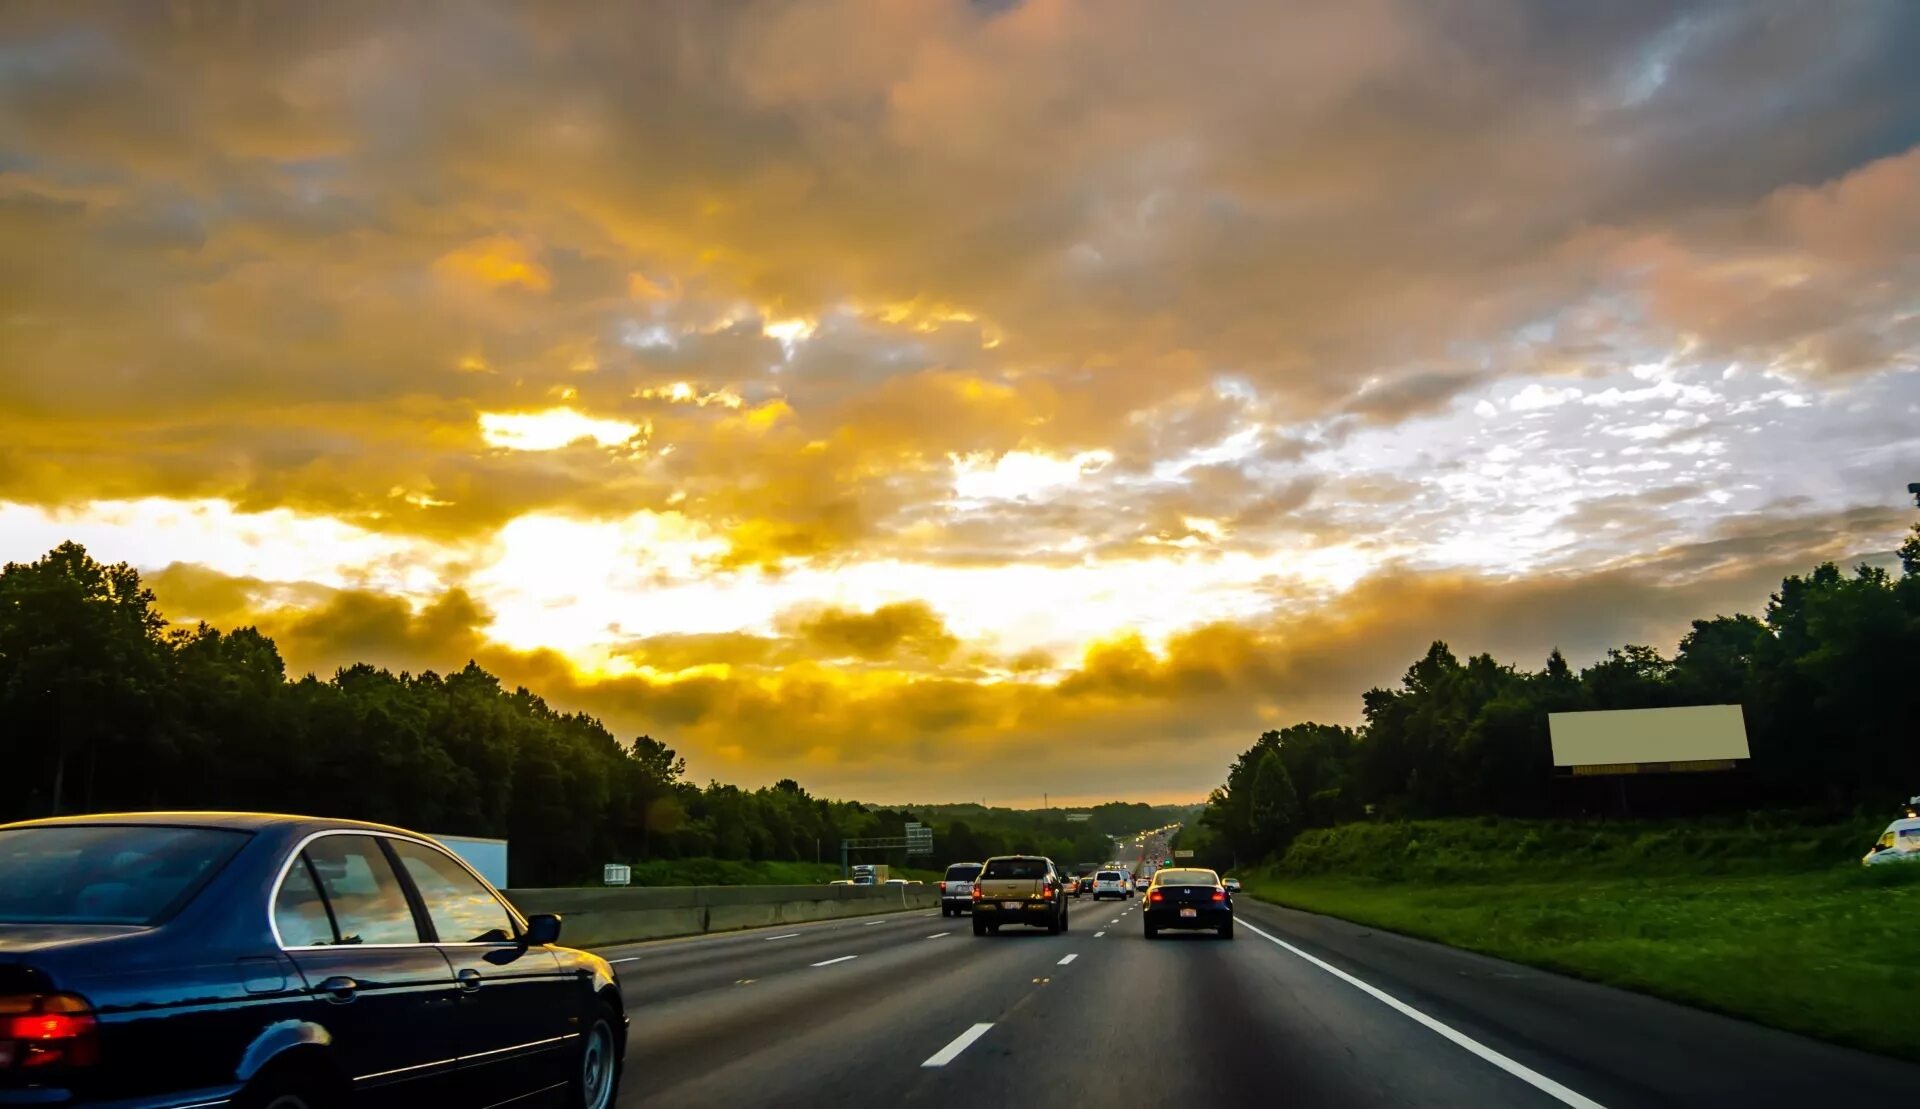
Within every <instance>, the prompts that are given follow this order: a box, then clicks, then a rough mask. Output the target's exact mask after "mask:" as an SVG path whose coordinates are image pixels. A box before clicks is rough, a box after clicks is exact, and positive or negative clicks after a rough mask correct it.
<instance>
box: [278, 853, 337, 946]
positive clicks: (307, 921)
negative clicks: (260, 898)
mask: <svg viewBox="0 0 1920 1109" xmlns="http://www.w3.org/2000/svg"><path fill="white" fill-rule="evenodd" d="M273 926H274V929H275V930H276V931H278V932H279V933H280V942H281V944H283V945H285V946H287V947H317V946H319V945H321V944H328V943H333V942H334V941H335V940H337V939H338V938H339V937H338V936H336V935H335V934H334V931H333V917H331V916H329V915H328V914H327V903H326V901H324V900H322V899H321V897H320V887H319V886H317V885H315V884H314V881H313V871H312V870H310V869H308V867H307V858H306V856H305V855H302V856H300V857H299V858H296V859H294V860H293V864H292V865H291V866H289V867H287V877H286V879H285V880H284V881H282V882H281V883H280V894H279V896H277V897H275V898H274V899H273Z"/></svg>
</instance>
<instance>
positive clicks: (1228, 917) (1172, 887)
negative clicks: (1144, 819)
mask: <svg viewBox="0 0 1920 1109" xmlns="http://www.w3.org/2000/svg"><path fill="white" fill-rule="evenodd" d="M1140 919H1141V923H1142V925H1143V926H1144V927H1145V929H1146V935H1147V938H1148V939H1153V938H1155V937H1156V936H1158V935H1159V934H1160V932H1161V931H1162V930H1163V929H1167V928H1211V929H1213V930H1214V931H1215V932H1217V933H1219V936H1220V938H1221V939H1223V940H1230V939H1232V938H1233V894H1232V893H1230V892H1228V890H1227V887H1226V885H1225V884H1223V883H1222V882H1221V881H1220V876H1219V875H1218V874H1215V873H1214V872H1213V871H1211V870H1200V869H1198V868H1192V867H1180V868H1173V867H1169V868H1167V869H1166V870H1162V871H1160V872H1158V873H1156V874H1155V875H1154V876H1153V885H1152V886H1151V888H1149V889H1148V890H1147V903H1146V905H1145V907H1144V909H1143V911H1142V912H1141V914H1140Z"/></svg>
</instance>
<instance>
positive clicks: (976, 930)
mask: <svg viewBox="0 0 1920 1109" xmlns="http://www.w3.org/2000/svg"><path fill="white" fill-rule="evenodd" d="M973 934H974V935H976V936H984V935H986V934H987V922H986V921H984V920H981V919H980V918H979V917H974V918H973Z"/></svg>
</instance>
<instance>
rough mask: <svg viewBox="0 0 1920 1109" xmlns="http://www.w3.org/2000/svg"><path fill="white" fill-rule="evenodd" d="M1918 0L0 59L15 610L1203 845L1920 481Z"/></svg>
mask: <svg viewBox="0 0 1920 1109" xmlns="http://www.w3.org/2000/svg"><path fill="white" fill-rule="evenodd" d="M1916 51H1920V4H1914V3H1910V2H1908V0H1884V2H1874V0H1833V2H1832V3H1822V4H1810V3H1801V2H1798V0H1792V2H1781V3H1769V2H1761V0H1728V2H1724V3H1706V2H1703V3H1605V4H1561V3H1522V2H1519V0H1513V2H1501V0H1485V2H1478V0H1452V2H1446V3H1433V2H1428V0H1405V2H1387V0H1339V2H1327V3H1317V2H1303V3H1274V2H1272V0H1250V2H1247V3H1227V2H1222V3H1209V4H1201V5H1195V4H1168V3H1158V2H1139V3H1129V2H1124V0H1103V2H1101V3H1097V4H1095V3H1068V2H1064V0H1027V2H1025V3H1020V2H1005V0H1002V2H995V3H972V4H968V3H961V2H924V3H917V2H905V0H901V2H881V0H867V2H856V0H807V2H795V3H791V4H789V3H772V2H769V3H749V2H742V3H725V4H657V5H651V4H638V5H629V4H622V5H605V4H594V5H579V6H568V5H551V4H541V5H532V4H527V5H509V4H486V5H482V4H477V3H475V4H464V3H463V4H457V5H393V4H384V3H381V4H364V5H360V4H326V5H312V4H288V5H274V4H247V5H238V4H233V5H217V4H179V5H165V4H158V3H156V4H125V5H114V6H104V5H103V6H94V5H88V4H59V5H25V4H21V5H8V6H7V7H6V9H5V10H4V12H0V558H9V559H16V560H19V559H31V558H33V557H36V556H38V555H39V554H41V553H43V552H44V551H45V550H46V549H47V548H49V547H51V546H52V545H54V544H55V543H57V542H59V541H60V540H62V539H66V538H74V539H78V540H80V541H82V542H84V543H86V544H87V545H88V547H89V548H90V549H91V550H92V551H93V553H94V554H95V555H96V556H97V557H100V558H102V559H106V560H110V561H119V560H125V561H129V562H132V563H134V564H136V565H137V566H139V567H141V568H142V570H143V571H145V572H146V573H147V575H148V577H149V580H150V581H151V582H152V584H153V585H154V587H155V589H156V591H157V592H158V594H159V596H160V599H161V602H162V604H163V606H164V608H165V610H166V611H167V613H168V615H169V616H171V617H173V618H175V619H178V620H183V621H191V620H197V619H204V620H208V621H212V622H214V623H216V624H220V625H222V626H230V625H234V624H240V623H255V624H258V625H259V626H261V627H262V628H263V629H264V630H266V631H268V632H269V633H270V634H272V635H273V636H275V638H276V639H277V640H278V641H279V643H280V645H281V648H282V651H283V653H284V654H285V655H286V656H287V658H288V661H289V664H290V666H291V667H292V668H293V670H294V671H295V672H296V673H304V672H306V671H308V670H313V671H317V672H319V673H321V674H322V675H325V674H329V673H331V672H332V670H333V668H334V667H336V666H338V665H341V664H344V663H348V662H352V661H356V660H363V659H364V660H370V661H374V662H378V663H382V664H385V665H389V666H393V667H396V668H399V667H404V668H408V669H413V670H419V669H425V668H432V669H438V670H445V669H448V668H453V667H458V666H460V665H462V664H464V663H465V662H466V661H467V660H468V659H469V658H473V659H476V660H478V661H479V662H480V663H481V664H482V665H485V666H487V667H489V668H491V669H493V670H495V671H496V672H498V673H500V674H502V675H503V676H505V677H506V678H507V679H508V680H509V681H512V682H522V683H525V684H527V685H529V686H531V687H533V688H535V689H536V690H539V691H541V692H543V693H545V694H546V695H547V696H548V697H549V698H550V699H551V700H553V701H554V702H556V703H558V704H560V705H562V706H564V707H568V708H582V709H586V710H589V711H592V712H594V713H596V714H599V715H600V716H601V717H602V718H603V719H604V720H605V721H606V722H607V723H608V725H609V726H610V727H612V728H613V729H614V730H615V731H616V732H617V733H619V734H621V735H623V736H631V735H636V734H640V733H642V732H646V733H650V734H652V735H654V736H655V737H657V738H661V739H664V740H666V741H667V742H668V743H670V744H672V745H674V746H675V747H677V748H679V749H680V750H681V751H682V752H683V753H685V754H686V755H687V756H688V762H689V765H690V768H691V770H692V772H693V773H694V774H695V775H696V776H697V777H700V778H705V777H708V776H715V777H719V778H721V779H723V780H730V781H738V782H742V783H745V784H750V785H751V784H760V783H764V782H766V781H770V780H772V779H774V778H777V777H782V776H789V775H791V776H794V777H797V778H800V779H801V780H802V781H803V782H805V783H806V784H807V785H808V786H809V787H811V788H813V789H815V790H816V791H818V792H826V793H831V794H837V795H846V796H859V797H863V798H867V799H872V800H883V801H886V800H908V799H921V800H945V799H968V798H981V797H985V798H987V799H988V800H990V801H993V802H995V803H1024V802H1026V801H1029V800H1032V801H1036V802H1037V801H1038V799H1039V795H1040V794H1041V793H1042V792H1047V793H1050V794H1051V795H1052V796H1053V797H1054V798H1055V799H1061V798H1102V799H1104V798H1108V797H1139V798H1149V799H1197V798H1198V797H1200V796H1202V795H1204V793H1205V791H1206V789H1207V788H1208V787H1209V786H1211V785H1212V784H1214V783H1216V782H1217V781H1218V780H1219V779H1220V778H1221V776H1222V774H1223V772H1224V766H1225V763H1226V762H1227V760H1228V759H1230V758H1231V757H1232V755H1233V754H1234V753H1235V752H1237V751H1238V750H1240V749H1241V748H1243V747H1245V746H1246V745H1247V744H1248V742H1250V741H1251V739H1252V738H1253V737H1254V736H1255V735H1256V734H1257V733H1258V732H1259V731H1260V730H1262V729H1264V728H1268V727H1275V726H1279V725H1283V724H1286V723H1290V722H1293V721H1297V720H1301V719H1310V718H1311V719H1330V720H1343V721H1351V720H1353V719H1354V717H1355V716H1356V715H1357V711H1358V705H1359V694H1360V693H1361V691H1362V690H1364V689H1365V688H1367V687H1368V686H1370V685H1374V684H1381V683H1389V682H1391V681H1393V680H1394V679H1396V678H1397V677H1398V676H1399V674H1400V673H1401V672H1402V671H1403V670H1404V669H1405V667H1406V665H1407V664H1408V663H1409V662H1410V661H1411V660H1412V659H1413V658H1414V657H1415V656H1416V655H1417V654H1418V653H1419V652H1420V651H1421V650H1422V649H1423V648H1424V646H1425V644H1426V643H1427V642H1428V641H1429V640H1431V639H1433V638H1445V639H1448V640H1449V641H1451V642H1452V643H1453V645H1454V646H1455V648H1456V649H1457V650H1459V651H1461V652H1477V651H1481V650H1492V651H1494V652H1496V653H1497V654H1500V655H1501V656H1502V657H1504V658H1507V659H1509V660H1512V661H1515V662H1519V663H1524V664H1526V665H1528V666H1537V665H1538V663H1539V661H1540V660H1541V659H1543V658H1544V656H1545V654H1546V652H1547V651H1548V650H1549V649H1550V648H1552V647H1554V646H1556V645H1558V646H1560V647H1562V648H1563V649H1565V650H1566V651H1567V652H1568V654H1569V655H1570V656H1572V657H1573V658H1574V659H1575V660H1576V661H1577V662H1582V661H1589V660H1591V659H1592V658H1593V657H1595V656H1596V655H1597V654H1598V653H1599V652H1600V651H1601V650H1603V649H1604V648H1605V647H1607V646H1609V645H1614V644H1619V643H1623V642H1628V641H1638V642H1651V643H1654V644H1655V645H1657V646H1660V647H1662V648H1664V649H1668V650H1670V649H1671V648H1672V646H1673V643H1674V641H1675V640H1676V639H1677V637H1678V635H1679V634H1680V632H1681V631H1682V630H1684V627H1685V624H1686V621H1687V620H1689V619H1691V618H1693V617H1695V616H1704V615H1710V614H1712V613H1715V612H1725V611H1735V610H1754V609H1756V608H1757V607H1758V606H1760V605H1762V604H1764V602H1765V599H1766V595H1767V593H1768V591H1769V588H1770V587H1771V586H1773V585H1775V584H1777V582H1778V579H1779V577H1780V576H1781V575H1782V574H1783V573H1785V572H1793V571H1800V570H1803V569H1805V568H1807V567H1810V566H1811V565H1813V564H1814V563H1816V562H1818V561H1820V560H1823V559H1828V558H1832V559H1843V560H1850V559H1859V558H1870V557H1877V556H1884V553H1885V552H1886V551H1888V550H1890V549H1891V548H1892V547H1893V546H1894V545H1895V544H1896V543H1897V542H1898V539H1899V536H1900V535H1901V533H1902V532H1903V531H1904V529H1905V528H1906V526H1907V524H1908V522H1909V521H1910V520H1911V519H1912V517H1913V513H1912V508H1911V506H1910V505H1909V504H1908V503H1907V502H1906V500H1905V498H1904V497H1903V495H1902V492H1901V490H1902V489H1903V488H1904V485H1905V483H1906V482H1907V481H1910V480H1920V70H1916V69H1915V67H1914V65H1913V64H1912V60H1913V57H1914V56H1915V53H1916Z"/></svg>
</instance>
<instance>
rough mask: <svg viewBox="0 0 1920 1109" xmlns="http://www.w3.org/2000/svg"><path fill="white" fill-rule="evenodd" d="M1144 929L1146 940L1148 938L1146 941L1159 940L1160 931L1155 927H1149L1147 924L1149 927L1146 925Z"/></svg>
mask: <svg viewBox="0 0 1920 1109" xmlns="http://www.w3.org/2000/svg"><path fill="white" fill-rule="evenodd" d="M1146 928H1147V938H1148V939H1150V940H1152V939H1159V938H1160V929H1158V928H1155V927H1154V926H1153V925H1151V924H1149V925H1147V926H1146Z"/></svg>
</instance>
